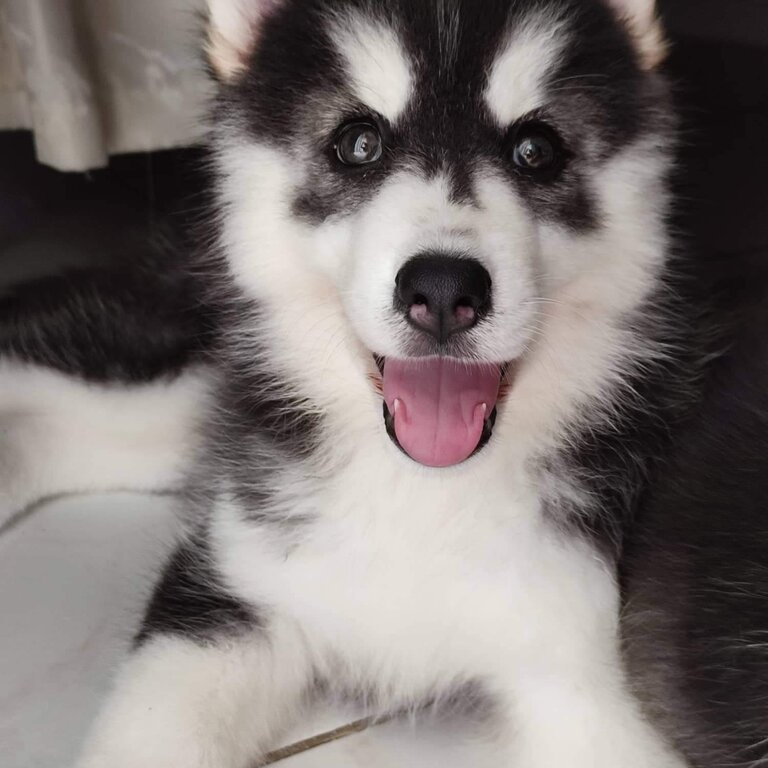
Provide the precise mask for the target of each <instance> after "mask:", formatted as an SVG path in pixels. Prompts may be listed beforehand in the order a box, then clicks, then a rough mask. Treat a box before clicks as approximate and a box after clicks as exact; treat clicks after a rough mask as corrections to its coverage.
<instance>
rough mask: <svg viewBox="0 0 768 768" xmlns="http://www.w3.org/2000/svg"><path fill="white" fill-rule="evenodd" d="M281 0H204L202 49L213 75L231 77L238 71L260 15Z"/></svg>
mask: <svg viewBox="0 0 768 768" xmlns="http://www.w3.org/2000/svg"><path fill="white" fill-rule="evenodd" d="M280 2H281V0H207V5H208V24H207V30H206V44H205V52H206V55H207V57H208V63H209V64H210V65H211V68H212V69H213V71H214V73H215V74H216V76H217V77H218V78H219V79H220V80H223V81H227V80H231V79H233V78H234V77H236V76H237V75H238V74H239V73H240V72H242V71H243V70H244V69H245V67H246V65H247V63H248V57H249V56H250V54H251V53H252V52H253V49H254V48H255V46H256V43H257V42H258V38H259V32H260V28H261V25H262V24H263V22H264V19H265V18H266V17H267V16H268V15H269V14H270V13H271V12H272V11H274V10H275V8H277V6H278V5H279V4H280Z"/></svg>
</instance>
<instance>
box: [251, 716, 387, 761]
mask: <svg viewBox="0 0 768 768" xmlns="http://www.w3.org/2000/svg"><path fill="white" fill-rule="evenodd" d="M391 719H392V718H391V717H385V718H375V717H367V718H365V719H364V720H356V721H355V722H354V723H349V725H342V726H341V728H335V729H334V730H332V731H326V732H325V733H319V734H318V735H317V736H310V738H308V739H303V740H302V741H297V742H296V743H295V744H291V745H290V746H288V747H283V748H282V749H276V750H275V751H274V752H270V753H269V754H268V755H267V756H266V757H265V758H264V760H263V761H262V762H261V763H259V765H272V764H273V763H277V762H280V761H281V760H285V759H287V758H289V757H293V756H294V755H298V754H301V753H302V752H307V751H308V750H310V749H316V748H317V747H322V746H323V745H324V744H330V743H331V742H332V741H338V740H339V739H344V738H346V737H347V736H352V735H353V734H355V733H361V732H362V731H365V730H367V729H368V728H370V727H371V726H372V725H378V724H380V723H386V722H387V721H389V720H391Z"/></svg>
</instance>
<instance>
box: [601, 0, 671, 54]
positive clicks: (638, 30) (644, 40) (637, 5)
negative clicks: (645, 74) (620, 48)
mask: <svg viewBox="0 0 768 768" xmlns="http://www.w3.org/2000/svg"><path fill="white" fill-rule="evenodd" d="M608 4H609V5H610V6H611V7H612V8H613V9H614V11H615V12H616V14H617V15H618V16H619V18H620V19H621V20H622V21H623V22H624V23H625V24H626V25H627V26H628V27H629V31H630V32H631V34H632V37H633V38H634V40H635V45H636V47H637V50H638V53H639V54H640V63H641V64H642V66H643V67H644V68H645V69H655V68H656V67H658V66H659V64H661V62H662V61H664V59H665V58H666V56H667V49H668V45H667V40H666V38H665V36H664V31H663V29H662V25H661V21H660V20H659V17H658V15H657V13H656V0H608Z"/></svg>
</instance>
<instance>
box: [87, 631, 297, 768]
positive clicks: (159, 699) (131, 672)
mask: <svg viewBox="0 0 768 768" xmlns="http://www.w3.org/2000/svg"><path fill="white" fill-rule="evenodd" d="M310 682H311V675H310V669H309V664H308V657H307V654H306V652H305V649H304V648H303V647H302V644H301V641H300V636H299V635H298V633H295V632H291V631H289V630H288V629H287V627H279V626H276V625H275V626H271V627H270V628H268V629H265V630H257V631H254V632H252V633H249V634H248V635H243V636H240V637H238V638H229V639H226V640H218V641H215V642H213V641H209V642H206V643H198V642H194V641H192V640H190V639H188V638H185V637H183V636H172V635H167V634H166V635H158V636H154V637H153V638H152V639H150V640H149V641H148V642H147V643H146V644H145V645H143V646H142V647H141V648H140V649H139V650H138V651H136V652H135V654H134V655H133V656H132V658H131V659H130V660H129V661H128V662H127V663H126V665H125V667H124V668H123V669H122V671H121V673H120V675H119V677H118V679H117V682H116V686H115V689H114V691H113V693H112V696H111V699H110V700H109V701H108V702H107V706H106V708H105V709H104V711H103V712H102V714H101V716H100V717H99V718H98V719H97V721H96V724H95V726H94V729H93V732H92V735H91V737H90V738H89V740H88V742H87V743H86V747H85V750H84V753H83V757H82V758H81V760H80V762H79V763H78V766H79V768H246V767H247V766H255V765H258V759H259V757H261V756H263V755H264V754H265V753H266V752H267V751H268V750H269V749H270V748H271V747H273V746H274V744H275V739H276V738H279V736H280V734H281V733H282V731H283V730H284V729H285V728H286V727H287V726H289V725H290V724H291V723H293V722H294V721H295V719H296V718H297V717H298V715H299V713H300V711H301V707H302V704H303V702H304V700H305V697H306V694H307V692H308V688H309V685H310Z"/></svg>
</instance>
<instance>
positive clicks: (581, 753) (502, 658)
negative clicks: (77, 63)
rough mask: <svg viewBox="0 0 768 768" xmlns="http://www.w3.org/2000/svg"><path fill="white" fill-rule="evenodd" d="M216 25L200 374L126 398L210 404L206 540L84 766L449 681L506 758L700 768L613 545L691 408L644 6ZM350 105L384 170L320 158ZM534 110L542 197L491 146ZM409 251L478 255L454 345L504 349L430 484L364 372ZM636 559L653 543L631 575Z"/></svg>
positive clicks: (662, 110)
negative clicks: (503, 388)
mask: <svg viewBox="0 0 768 768" xmlns="http://www.w3.org/2000/svg"><path fill="white" fill-rule="evenodd" d="M209 6H210V22H209V23H210V30H209V43H208V55H209V60H210V64H211V68H212V70H213V72H214V74H215V76H216V78H217V80H218V82H219V95H218V98H217V101H216V104H215V106H214V109H213V119H212V121H211V147H212V157H213V161H214V166H215V169H216V176H217V181H216V187H217V205H216V217H215V224H216V227H217V230H218V247H217V249H216V251H215V253H213V254H212V255H211V256H210V262H209V264H208V270H209V271H208V273H207V280H208V281H209V285H208V289H209V290H210V292H211V295H213V296H214V297H215V302H216V304H217V306H219V307H221V311H220V312H217V322H219V323H220V332H219V334H218V336H217V340H216V341H215V342H213V343H212V344H211V347H212V350H211V352H210V355H211V357H210V358H209V359H210V360H211V361H212V365H210V366H208V367H207V368H206V371H207V372H206V374H205V376H204V377H202V378H201V377H200V376H198V375H196V374H195V373H194V366H192V367H190V366H187V367H184V368H182V369H181V370H182V371H183V372H182V373H181V374H179V375H180V376H181V378H178V377H177V378H175V379H173V381H174V382H175V383H174V384H172V385H169V384H168V383H167V381H168V380H166V381H165V382H164V383H163V382H162V380H158V379H157V378H153V379H152V381H151V382H149V383H145V384H139V385H137V386H138V387H143V386H148V387H151V388H156V387H158V386H159V387H164V388H165V389H159V390H158V389H154V390H153V391H154V392H155V394H157V393H158V392H162V393H163V394H168V395H171V392H170V389H168V387H169V386H173V387H178V388H179V389H180V391H181V392H182V393H187V394H190V393H192V395H193V397H192V399H194V397H199V403H200V408H199V410H201V411H202V410H210V412H211V415H210V417H209V418H208V419H207V420H206V423H205V425H204V427H203V428H202V430H201V431H200V432H199V433H197V434H199V435H200V437H199V438H195V437H193V433H191V432H190V433H188V435H187V436H186V439H187V440H188V441H189V442H188V444H189V445H193V446H194V447H195V449H194V452H195V453H196V455H197V456H198V458H197V459H196V460H195V461H194V463H193V468H192V470H191V471H190V472H189V475H188V478H189V479H188V483H187V485H188V488H189V492H188V494H187V498H188V503H189V508H190V510H191V512H190V517H191V518H192V519H193V524H192V528H193V530H192V532H191V534H190V536H189V538H188V540H187V541H185V542H184V543H183V544H182V545H181V546H180V548H179V551H178V552H177V553H176V555H175V556H174V558H173V560H172V562H171V563H170V564H169V565H168V568H167V570H166V572H165V574H164V577H163V579H162V581H161V583H160V584H159V586H158V588H157V591H156V594H155V596H154V598H153V601H152V603H151V605H150V607H149V610H148V613H147V617H146V621H145V624H144V627H143V629H142V631H141V633H140V635H139V637H138V638H137V643H136V649H135V651H134V653H133V655H132V657H131V658H130V659H129V660H128V661H127V663H126V665H125V667H124V669H123V670H122V671H121V673H120V675H119V676H118V678H117V681H116V684H115V690H114V693H113V694H112V697H111V699H110V700H109V702H108V703H107V705H106V707H105V709H104V712H103V713H102V715H101V717H100V718H99V719H98V721H97V723H96V725H95V727H94V731H93V734H92V736H91V737H90V739H89V741H88V743H87V745H86V747H85V751H84V755H83V757H82V760H81V762H80V764H79V765H80V766H81V768H106V767H107V766H109V768H138V767H139V766H142V767H143V766H147V765H149V766H169V767H170V766H182V765H183V766H189V767H190V768H214V767H215V768H241V767H242V768H245V766H248V765H251V764H258V760H259V757H260V756H263V755H264V754H265V753H266V752H267V751H269V749H270V748H271V747H272V746H274V744H275V741H276V739H278V738H279V736H280V734H281V733H282V732H283V731H284V730H285V729H286V728H287V727H288V726H289V725H290V724H291V723H292V722H294V721H296V719H297V718H299V717H300V716H301V713H302V711H303V710H304V709H305V708H306V707H307V706H308V705H309V704H310V703H311V702H312V701H313V699H314V698H315V697H317V696H319V695H321V694H324V695H329V694H330V695H336V696H345V697H350V698H352V699H354V700H356V701H359V702H362V703H364V705H365V706H366V707H367V708H368V709H369V710H370V712H371V713H372V714H374V715H385V714H387V713H391V712H395V711H400V710H403V709H411V710H416V709H418V708H419V707H420V706H424V705H426V704H428V703H435V702H437V703H439V702H440V701H443V700H447V699H449V698H455V697H457V696H459V697H460V696H461V694H462V691H470V692H471V693H472V696H473V697H476V696H477V695H478V691H479V692H480V693H481V696H482V699H483V701H484V702H485V703H486V704H487V707H486V709H485V710H484V711H485V712H486V719H487V725H488V727H487V730H486V733H485V735H486V738H487V739H488V740H489V742H491V743H493V744H494V745H495V747H496V749H497V751H498V762H499V764H500V765H509V766H515V767H518V766H519V767H520V768H553V767H554V766H565V765H567V766H572V767H573V768H609V767H610V768H615V767H616V766H622V767H623V768H641V767H642V768H648V767H649V766H653V767H654V768H682V766H685V765H687V764H689V763H688V762H686V761H687V760H689V759H690V761H691V762H690V764H691V765H702V766H713V767H714V766H715V765H720V764H721V763H720V762H716V761H717V760H720V759H721V758H720V755H721V754H723V751H722V750H725V749H726V748H727V747H726V746H723V744H727V743H728V742H723V743H722V744H721V743H720V742H719V741H718V739H719V738H721V736H720V735H719V734H717V733H706V732H705V731H706V729H707V728H708V725H707V722H708V721H707V716H706V715H705V714H702V713H704V712H705V711H706V707H704V706H703V705H702V702H701V700H700V699H697V698H696V696H695V695H694V696H690V695H689V692H688V690H687V688H686V686H685V685H684V684H680V683H679V682H678V681H676V680H675V679H674V677H675V675H677V674H679V672H680V670H681V669H683V668H684V665H682V664H681V663H680V659H679V656H678V655H677V654H678V653H682V654H683V655H685V654H686V651H685V649H684V647H683V650H682V651H681V650H680V649H681V645H683V641H682V640H681V633H682V635H683V636H684V633H683V632H682V630H680V629H679V628H678V627H677V626H676V625H675V622H676V621H677V618H676V616H675V613H674V611H672V613H671V617H670V616H668V615H667V613H665V609H666V608H667V607H668V602H667V601H665V600H659V602H658V614H657V615H658V616H659V617H660V618H659V621H658V625H659V626H658V628H654V626H653V625H652V624H651V623H646V622H644V621H643V620H642V611H638V609H637V606H638V605H639V606H641V607H644V609H645V610H646V611H654V610H655V608H654V605H655V604H654V603H653V597H654V595H653V590H654V588H657V587H654V586H653V585H654V584H655V581H654V579H655V578H657V575H656V572H655V571H654V570H653V568H654V562H655V550H654V547H655V546H656V545H654V532H653V531H654V529H653V527H652V525H651V524H650V523H648V526H649V527H648V528H646V530H645V534H644V537H643V538H636V539H631V538H630V534H631V533H632V531H633V527H634V523H635V520H636V517H637V513H638V510H639V509H642V504H643V503H644V502H645V499H646V496H647V494H648V490H649V488H650V487H653V488H656V489H657V490H656V496H657V498H658V496H659V495H661V497H662V498H663V493H664V491H663V490H662V489H663V484H660V485H659V486H655V485H654V484H653V483H650V480H651V479H652V478H655V477H656V476H657V475H658V473H659V471H660V470H662V469H663V468H664V464H665V461H666V459H667V457H669V456H674V455H675V446H676V442H675V439H674V438H675V435H676V434H677V431H678V429H680V428H682V427H679V426H678V425H681V424H683V423H684V420H685V418H686V415H688V414H689V412H690V411H691V410H692V409H693V408H694V407H695V406H696V404H697V402H698V398H699V397H700V396H701V391H702V388H701V385H700V384H699V383H697V382H698V381H699V380H700V378H701V371H700V370H699V368H700V363H701V360H700V358H701V354H700V353H701V350H702V348H703V347H700V346H699V342H698V341H696V340H695V339H694V336H693V333H692V332H691V330H690V328H689V324H688V318H687V317H686V312H685V310H684V307H682V306H681V305H682V304H683V299H682V297H681V294H680V293H679V292H677V291H676V289H675V288H674V287H673V285H672V282H671V277H670V261H669V259H670V257H669V242H668V237H667V234H666V216H667V213H668V205H669V199H668V193H667V175H668V172H669V167H670V161H671V151H672V147H673V143H674V140H673V132H674V125H673V121H672V120H671V118H670V116H669V115H670V113H669V105H668V101H667V90H666V86H665V83H664V80H663V78H662V76H661V75H660V74H659V71H658V65H659V63H660V60H661V58H662V57H663V42H662V39H661V36H660V33H659V30H658V25H657V22H656V19H655V17H654V9H653V4H652V2H651V0H610V1H609V0H543V1H537V2H533V1H532V0H524V1H520V2H512V1H511V0H483V1H482V2H478V1H477V0H386V2H378V3H373V2H368V1H367V0H209ZM361 114H362V115H366V116H375V118H376V119H377V120H381V121H383V122H386V124H388V125H389V126H390V127H391V130H392V139H391V148H390V152H389V154H388V155H387V157H386V160H385V162H383V163H382V164H381V165H380V166H379V167H377V168H376V169H373V170H369V171H368V172H365V173H357V174H350V173H349V172H342V171H341V170H340V169H339V168H337V167H336V166H335V165H334V164H333V159H332V157H331V153H330V152H329V145H330V142H331V141H332V136H333V135H334V132H335V131H336V129H337V128H338V126H339V125H340V124H342V123H343V122H344V121H345V120H348V119H349V118H350V117H355V116H359V115H361ZM531 115H535V116H536V118H537V119H541V120H546V121H547V122H549V123H550V124H552V125H553V126H555V127H556V129H557V130H558V132H559V133H560V134H561V135H562V136H563V139H564V141H565V143H566V145H567V147H568V151H569V162H568V165H567V167H566V168H565V170H564V172H563V173H562V175H561V176H560V177H559V178H558V179H557V180H555V181H553V182H552V183H548V184H546V185H537V184H535V183H532V182H531V180H530V179H529V178H525V177H523V176H520V175H519V174H516V173H515V171H514V169H512V168H511V167H510V165H509V163H508V159H507V158H506V156H505V155H504V153H503V151H502V147H503V139H504V136H505V135H506V133H507V132H508V130H509V129H510V127H511V126H514V125H515V124H516V123H517V122H518V121H521V120H525V119H528V118H529V117H530V116H531ZM424 250H429V251H440V252H470V253H472V254H473V256H474V257H475V258H477V259H478V260H480V261H481V262H482V263H483V265H484V266H485V268H486V269H487V270H488V272H489V273H490V274H491V276H492V278H493V286H494V288H493V290H494V313H493V315H492V316H491V317H489V318H488V320H487V321H486V322H484V323H483V324H482V325H478V327H477V328H476V329H475V330H473V331H472V332H471V334H470V335H469V336H468V338H469V339H470V342H469V343H470V345H471V354H472V356H473V357H474V358H475V359H479V360H485V361H489V362H493V363H497V364H499V365H502V364H504V365H506V364H509V369H508V373H507V376H508V382H507V385H508V393H507V395H506V397H505V398H504V399H503V401H502V402H501V403H500V406H499V412H498V418H497V421H496V424H495V427H494V430H493V435H492V437H491V440H490V441H489V443H488V445H487V446H486V447H485V448H484V449H483V450H482V451H480V452H479V453H478V454H477V455H475V456H473V457H472V458H470V459H469V460H468V461H466V462H465V463H463V464H461V465H458V466H455V467H452V468H450V469H443V470H434V469H428V468H425V467H422V466H420V465H418V464H416V463H415V462H413V461H412V460H411V459H409V458H408V457H407V456H405V455H403V454H402V453H401V452H400V451H399V450H398V449H397V447H396V446H395V445H393V443H392V441H391V440H390V438H389V436H388V434H387V431H386V429H385V428H384V423H383V420H382V414H381V411H382V403H381V395H380V393H379V391H378V390H377V387H376V381H377V377H378V371H377V367H376V363H375V360H374V355H375V356H378V357H396V356H402V355H407V354H409V353H410V352H409V350H412V349H413V342H414V331H413V329H412V328H411V327H410V326H408V325H407V324H406V323H404V321H403V319H402V317H400V316H399V315H398V314H397V312H396V311H395V308H394V307H393V303H392V286H393V283H394V280H395V276H396V274H397V272H398V270H399V269H400V267H401V266H402V265H403V264H404V263H405V262H406V261H407V260H408V259H410V258H411V257H412V256H414V255H415V254H417V253H419V252H423V251H424ZM182 346H183V345H182ZM9 351H10V353H11V356H12V358H13V359H15V360H18V359H19V358H20V357H21V358H22V359H29V357H30V355H29V354H26V356H25V354H20V353H19V351H18V349H15V348H12V347H11V348H10V349H9ZM190 359H191V360H194V359H196V358H195V354H192V355H191V357H190ZM33 362H37V361H35V360H33ZM13 365H14V366H16V368H18V367H19V366H18V363H14V364H13ZM23 370H24V375H30V376H31V375H38V373H37V372H33V371H32V370H31V369H30V368H29V367H26V366H24V367H23ZM39 375H40V376H55V374H49V373H45V374H42V373H40V374H39ZM158 381H161V383H160V384H158V383H157V382H158ZM190 382H192V383H190ZM194 382H198V383H196V384H195V383H194ZM200 382H202V383H200ZM70 384H71V386H72V387H75V388H76V387H77V386H79V385H76V384H74V383H72V382H71V381H70ZM70 384H67V386H70ZM195 387H198V389H194V388H195ZM30 391H31V390H30ZM64 391H65V390H62V392H64ZM89 391H91V393H92V394H95V396H96V397H97V398H98V397H107V398H108V397H112V396H114V395H115V392H114V391H112V390H111V389H110V387H109V386H107V387H106V388H105V389H99V388H98V387H97V391H98V393H101V394H96V390H94V389H93V387H91V388H90V390H89ZM117 391H118V392H119V396H120V397H122V396H123V395H124V394H125V389H124V388H121V389H119V390H117ZM43 394H44V396H45V393H43ZM171 400H172V401H173V402H176V403H178V402H184V400H183V397H182V399H181V400H176V399H175V398H173V397H171V398H169V402H170V401H171ZM208 400H209V401H210V402H211V403H212V407H211V408H210V409H208V408H206V407H205V403H206V402H207V401H208ZM89 413H95V412H90V411H89ZM179 415H181V416H183V415H184V414H179ZM75 421H78V422H79V421H80V419H76V420H75ZM660 459H661V461H659V460H660ZM676 461H678V462H679V464H680V465H681V466H684V464H685V462H686V457H685V455H684V454H683V455H682V456H680V457H679V458H677V459H676ZM171 474H172V473H171ZM673 490H674V489H673ZM702 493H705V491H704V490H702ZM657 503H661V504H663V503H664V502H663V501H662V502H657ZM662 509H666V507H662ZM694 511H695V510H694ZM713 514H714V513H713ZM648 520H651V521H652V520H653V515H652V514H651V516H650V517H649V518H648ZM631 541H634V542H640V541H644V542H651V543H650V544H648V545H647V546H648V548H649V549H648V550H647V551H645V552H644V551H643V548H642V546H641V545H640V544H633V546H631V547H630V548H629V551H630V553H631V556H630V557H629V558H625V557H624V554H625V552H626V551H627V544H628V542H631ZM645 568H650V569H651V574H650V576H649V575H647V574H645V573H644V569H645ZM665 574H667V575H668V576H669V578H672V576H673V575H674V569H672V568H671V567H670V568H669V569H667V570H666V571H665ZM620 575H623V577H624V585H625V586H626V587H627V589H629V590H630V591H631V592H630V594H629V600H628V601H627V602H626V603H625V604H626V605H628V606H630V607H632V608H633V610H634V613H632V612H630V616H632V617H633V618H632V620H631V621H629V622H627V623H625V624H624V629H625V633H624V634H625V636H624V637H622V632H621V628H622V627H621V624H620V614H621V609H622V594H621V583H620ZM633 595H637V597H636V599H635V600H633V599H632V597H633ZM648 602H650V603H651V607H650V608H649V607H647V603H648ZM638 616H640V618H639V619H638ZM665 633H666V634H665ZM662 638H664V640H663V642H666V643H667V645H660V646H656V645H655V644H656V643H661V642H662ZM623 640H626V641H627V645H628V647H629V648H630V655H629V658H630V661H631V663H630V664H629V665H627V664H626V663H625V659H624V655H623V653H622V643H623ZM638 694H640V695H638ZM711 709H712V711H713V712H715V711H716V707H712V708H711ZM670 711H673V712H674V717H673V715H672V714H670ZM694 712H695V713H696V717H700V718H701V719H700V720H696V718H695V717H693V716H692V713H694ZM716 717H717V714H716V713H715V718H716ZM675 718H678V719H679V722H675ZM758 719H759V718H758ZM754 722H758V720H755V721H754ZM659 726H661V727H659ZM749 727H752V726H748V725H745V726H744V729H743V730H744V731H745V732H747V731H748V730H749ZM722 730H723V733H725V731H726V730H727V729H725V728H723V729H722ZM736 732H737V731H736V730H734V733H736ZM739 732H740V731H739ZM725 735H726V736H727V735H728V734H727V733H726V734H725ZM731 738H738V737H734V736H731ZM745 738H746V737H745ZM707 740H711V744H710V745H709V746H707V745H708V744H709V742H708V741H707ZM737 746H738V745H737ZM757 749H759V747H757ZM717 750H721V751H720V752H718V751H717ZM732 754H736V752H732ZM745 754H747V753H746V752H745ZM749 759H752V758H749ZM738 764H739V765H741V764H743V765H751V764H756V763H753V762H748V758H745V760H744V761H743V762H742V763H738Z"/></svg>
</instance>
